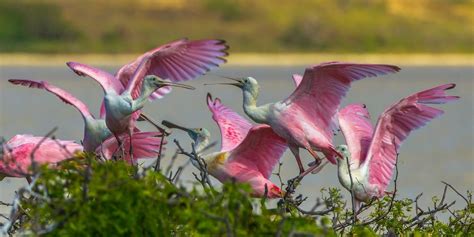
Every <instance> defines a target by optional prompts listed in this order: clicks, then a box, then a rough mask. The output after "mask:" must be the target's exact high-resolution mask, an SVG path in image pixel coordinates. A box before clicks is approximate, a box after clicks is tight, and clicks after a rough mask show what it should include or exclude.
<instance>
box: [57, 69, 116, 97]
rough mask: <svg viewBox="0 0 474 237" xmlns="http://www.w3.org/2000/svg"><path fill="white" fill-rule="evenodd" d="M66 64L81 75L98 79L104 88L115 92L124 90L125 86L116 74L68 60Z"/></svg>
mask: <svg viewBox="0 0 474 237" xmlns="http://www.w3.org/2000/svg"><path fill="white" fill-rule="evenodd" d="M66 65H67V66H68V67H69V68H71V69H72V70H73V71H74V72H75V73H76V74H77V75H79V76H89V77H90V78H92V79H94V80H96V81H97V82H98V83H99V84H100V86H101V87H102V89H103V90H104V91H105V92H106V93H107V91H110V90H113V91H114V92H115V93H117V94H120V93H122V91H123V90H124V86H123V85H122V84H121V83H120V81H119V80H117V79H116V78H115V77H114V75H112V74H110V73H108V72H106V71H102V70H100V69H98V68H95V67H92V66H89V65H86V64H82V63H76V62H67V63H66Z"/></svg>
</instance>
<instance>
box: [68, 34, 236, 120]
mask: <svg viewBox="0 0 474 237" xmlns="http://www.w3.org/2000/svg"><path fill="white" fill-rule="evenodd" d="M228 49H229V46H227V45H226V43H225V41H224V40H213V39H211V40H194V41H189V40H187V39H181V40H177V41H173V42H171V43H168V44H165V45H162V46H160V47H158V48H155V49H153V50H150V51H148V52H146V53H144V54H142V55H140V56H139V57H138V58H137V59H135V60H134V61H132V62H130V63H129V64H126V65H124V66H122V67H121V68H120V69H119V70H118V72H117V73H116V74H115V76H114V75H112V74H110V73H108V72H105V71H102V70H100V69H97V68H94V67H91V66H89V65H85V64H81V63H76V62H68V63H67V65H68V67H70V68H71V69H72V70H73V71H74V72H75V73H76V74H78V75H80V76H89V77H91V78H92V79H94V80H96V81H97V82H98V83H99V84H100V85H101V87H102V89H103V90H104V93H105V94H110V92H115V93H116V94H122V93H123V92H124V90H125V89H126V87H127V88H128V87H130V86H132V87H134V88H132V91H131V93H132V97H133V99H136V98H137V97H138V96H139V95H140V88H141V83H142V79H143V78H138V81H136V84H137V85H135V83H131V81H132V78H133V76H134V75H141V76H142V77H143V76H144V75H155V76H158V77H160V78H163V79H168V80H171V81H172V82H179V81H187V80H192V79H194V78H196V77H198V76H200V75H203V74H205V73H206V72H207V71H209V70H211V69H213V68H216V67H218V66H219V65H220V64H223V63H225V62H226V60H225V59H224V57H226V56H227V55H228V53H227V50H228ZM141 64H144V67H140V65H141ZM170 89H171V88H170V87H162V88H159V89H157V90H155V91H154V92H153V93H152V94H151V95H150V97H149V98H150V99H156V98H161V97H163V96H164V95H165V94H167V93H169V92H170ZM102 114H105V106H104V104H102V106H101V115H102ZM138 114H139V112H138Z"/></svg>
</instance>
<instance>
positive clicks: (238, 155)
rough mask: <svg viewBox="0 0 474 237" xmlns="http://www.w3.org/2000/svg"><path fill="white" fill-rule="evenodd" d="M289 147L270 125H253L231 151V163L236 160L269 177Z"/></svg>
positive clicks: (241, 164)
mask: <svg viewBox="0 0 474 237" xmlns="http://www.w3.org/2000/svg"><path fill="white" fill-rule="evenodd" d="M286 148H288V145H287V144H286V141H285V140H284V139H283V138H281V137H280V136H278V135H277V134H276V133H275V132H273V130H272V128H271V127H270V126H268V125H256V126H253V127H252V128H251V129H250V131H249V132H248V134H247V136H246V137H245V139H244V140H243V141H242V143H240V144H239V145H238V146H237V147H236V148H235V149H234V150H232V151H230V158H229V161H228V162H229V163H232V162H236V163H239V165H240V166H244V167H247V168H248V169H249V170H255V171H258V172H259V173H261V174H262V175H263V177H265V178H267V179H268V178H269V177H270V175H271V174H272V170H273V168H274V167H275V165H276V164H277V163H278V161H279V160H280V157H281V156H282V155H283V153H284V152H285V151H286Z"/></svg>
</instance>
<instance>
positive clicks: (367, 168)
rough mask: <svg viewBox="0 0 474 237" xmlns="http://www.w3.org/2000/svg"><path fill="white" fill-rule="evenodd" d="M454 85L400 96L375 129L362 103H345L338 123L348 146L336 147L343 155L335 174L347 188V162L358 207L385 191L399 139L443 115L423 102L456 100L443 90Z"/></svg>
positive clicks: (390, 176)
mask: <svg viewBox="0 0 474 237" xmlns="http://www.w3.org/2000/svg"><path fill="white" fill-rule="evenodd" d="M454 87H455V84H446V85H441V86H437V87H434V88H432V89H429V90H425V91H421V92H418V93H415V94H413V95H411V96H408V97H406V98H403V99H402V100H400V101H399V102H398V103H396V104H394V105H392V106H390V107H389V108H388V109H386V110H385V111H384V112H383V113H382V114H381V115H380V117H379V120H378V121H377V125H376V127H375V131H373V128H372V124H371V122H370V118H369V112H368V111H367V109H366V108H365V106H364V105H360V104H352V105H348V106H347V107H345V108H344V109H342V110H341V111H340V112H339V115H338V119H339V124H340V127H341V131H342V133H343V134H344V137H345V139H346V142H347V146H346V145H340V146H338V147H337V150H338V151H339V152H341V153H342V154H343V155H344V158H345V159H344V160H338V177H339V181H340V182H341V184H342V186H344V187H345V188H346V189H347V190H349V191H350V190H351V178H350V176H349V170H348V164H347V162H349V163H350V172H351V176H352V184H353V185H352V190H353V191H354V194H355V199H356V206H357V207H359V205H360V202H367V201H370V199H371V198H372V197H382V196H383V195H384V194H385V191H386V189H387V186H388V184H389V183H390V180H391V178H392V175H393V169H394V167H395V164H396V161H397V153H398V149H399V147H400V145H401V144H402V142H403V141H404V140H405V139H406V138H407V136H408V135H409V134H410V132H411V131H413V130H415V129H417V128H420V127H422V126H424V125H426V124H427V123H428V122H429V121H431V120H432V119H434V118H436V117H438V116H440V115H441V114H443V111H442V110H440V109H436V108H433V107H430V106H427V105H425V104H444V103H447V102H450V101H454V100H457V99H459V97H458V96H448V95H446V93H445V90H449V89H452V88H454Z"/></svg>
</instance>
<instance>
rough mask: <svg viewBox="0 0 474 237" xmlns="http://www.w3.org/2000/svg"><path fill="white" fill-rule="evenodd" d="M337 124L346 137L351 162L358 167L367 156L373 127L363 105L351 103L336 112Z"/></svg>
mask: <svg viewBox="0 0 474 237" xmlns="http://www.w3.org/2000/svg"><path fill="white" fill-rule="evenodd" d="M338 118H339V126H340V128H341V131H342V133H343V134H344V137H345V139H346V142H347V145H348V148H349V152H350V153H351V164H352V165H354V167H359V164H361V163H362V162H363V161H364V159H365V158H366V156H367V152H368V150H369V146H370V143H371V142H372V135H373V133H374V129H373V127H372V123H371V122H370V115H369V111H368V110H367V108H366V106H365V105H362V104H351V105H348V106H346V107H345V108H343V109H341V110H340V111H339V113H338Z"/></svg>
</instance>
